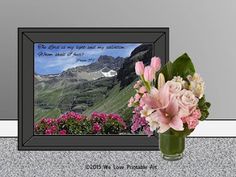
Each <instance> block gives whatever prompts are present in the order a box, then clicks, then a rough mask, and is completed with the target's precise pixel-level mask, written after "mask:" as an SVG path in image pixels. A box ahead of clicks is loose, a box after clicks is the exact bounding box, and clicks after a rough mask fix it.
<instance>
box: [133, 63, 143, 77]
mask: <svg viewBox="0 0 236 177" xmlns="http://www.w3.org/2000/svg"><path fill="white" fill-rule="evenodd" d="M135 72H136V74H137V75H139V76H141V75H143V72H144V64H143V62H142V61H138V62H136V63H135Z"/></svg>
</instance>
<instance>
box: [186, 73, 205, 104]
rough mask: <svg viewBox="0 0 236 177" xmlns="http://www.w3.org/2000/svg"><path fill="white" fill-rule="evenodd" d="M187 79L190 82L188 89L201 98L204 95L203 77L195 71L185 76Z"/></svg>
mask: <svg viewBox="0 0 236 177" xmlns="http://www.w3.org/2000/svg"><path fill="white" fill-rule="evenodd" d="M187 79H188V80H189V82H190V85H189V90H191V91H192V92H193V94H194V95H195V96H196V97H198V98H199V99H201V98H202V97H203V95H204V86H205V83H204V81H203V79H202V78H201V77H200V75H199V74H197V73H194V75H193V76H190V75H189V76H187Z"/></svg>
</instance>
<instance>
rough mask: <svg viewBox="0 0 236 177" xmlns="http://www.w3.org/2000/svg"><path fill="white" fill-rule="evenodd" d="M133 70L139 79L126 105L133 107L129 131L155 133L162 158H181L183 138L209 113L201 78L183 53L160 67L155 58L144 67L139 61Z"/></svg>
mask: <svg viewBox="0 0 236 177" xmlns="http://www.w3.org/2000/svg"><path fill="white" fill-rule="evenodd" d="M135 71H136V74H137V75H138V76H140V80H138V81H137V83H136V84H135V85H134V89H135V90H136V95H135V96H134V97H131V98H130V100H129V104H128V106H129V107H134V111H133V113H134V115H133V125H132V127H131V130H132V132H133V133H140V132H144V133H146V134H147V135H148V136H151V135H152V134H153V133H155V132H157V133H159V145H160V150H161V152H162V157H163V158H164V159H167V160H177V159H180V158H182V154H183V151H184V147H185V137H186V136H188V135H189V134H190V133H191V132H192V131H193V130H194V129H195V128H196V126H197V125H198V123H199V121H203V120H205V119H206V118H207V117H208V115H209V112H208V109H209V107H210V103H209V102H206V100H205V95H204V86H205V84H204V81H203V79H202V78H201V77H200V75H199V74H197V73H196V72H195V68H194V65H193V63H192V61H191V59H190V58H189V56H188V55H187V54H183V55H182V56H180V57H179V58H177V59H176V60H175V61H174V62H173V63H172V62H168V63H167V64H166V65H165V66H163V67H162V68H161V60H160V58H158V57H153V58H152V59H151V64H150V66H146V67H145V66H144V64H143V63H142V62H141V61H139V62H137V63H136V65H135Z"/></svg>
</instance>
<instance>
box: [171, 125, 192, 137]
mask: <svg viewBox="0 0 236 177" xmlns="http://www.w3.org/2000/svg"><path fill="white" fill-rule="evenodd" d="M193 130H194V129H188V126H187V124H184V130H183V131H176V130H174V129H172V128H171V131H172V133H173V134H174V135H176V136H182V137H187V136H188V135H190V134H191V133H192V132H193Z"/></svg>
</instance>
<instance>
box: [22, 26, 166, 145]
mask: <svg viewBox="0 0 236 177" xmlns="http://www.w3.org/2000/svg"><path fill="white" fill-rule="evenodd" d="M153 56H158V57H160V58H161V62H162V64H165V63H166V62H167V61H168V58H169V29H168V28H19V29H18V117H19V127H18V131H19V132H18V135H19V136H18V137H19V138H18V148H19V150H158V149H159V147H158V137H155V136H151V137H147V136H146V135H143V134H142V133H138V134H134V133H132V131H131V123H132V117H133V113H132V109H131V108H129V107H128V106H127V104H128V100H129V99H130V97H131V96H132V95H133V93H134V92H133V90H134V89H133V86H134V84H135V83H136V81H137V76H136V74H135V69H134V68H135V62H136V61H143V62H144V64H149V63H150V60H151V58H152V57H153Z"/></svg>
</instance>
